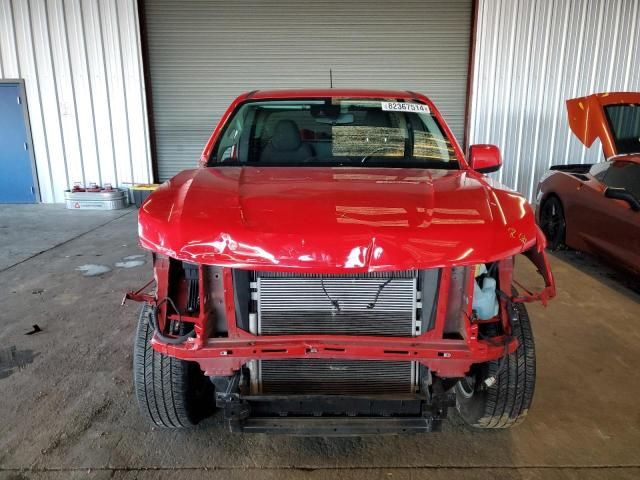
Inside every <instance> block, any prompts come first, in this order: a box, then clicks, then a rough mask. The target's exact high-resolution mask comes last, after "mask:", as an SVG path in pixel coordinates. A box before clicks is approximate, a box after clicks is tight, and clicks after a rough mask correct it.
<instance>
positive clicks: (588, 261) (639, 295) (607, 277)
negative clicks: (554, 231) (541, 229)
mask: <svg viewBox="0 0 640 480" xmlns="http://www.w3.org/2000/svg"><path fill="white" fill-rule="evenodd" d="M550 254H551V255H552V256H553V257H555V258H557V259H558V260H560V261H562V262H565V263H568V264H569V265H571V266H572V267H575V268H577V269H578V270H580V271H581V272H583V273H586V274H587V275H589V276H590V277H592V278H594V279H596V280H598V281H599V282H601V283H603V284H605V285H606V286H608V287H610V288H612V289H615V290H617V291H618V292H620V293H622V294H624V295H625V296H627V297H629V298H631V299H632V300H635V301H636V302H638V303H640V277H634V276H633V275H632V274H630V273H629V272H626V271H623V270H617V269H615V268H613V267H612V266H610V265H607V264H606V263H604V262H603V261H601V260H600V259H598V258H596V257H594V256H592V255H590V254H588V253H584V252H579V251H576V250H570V249H567V250H558V251H555V252H550Z"/></svg>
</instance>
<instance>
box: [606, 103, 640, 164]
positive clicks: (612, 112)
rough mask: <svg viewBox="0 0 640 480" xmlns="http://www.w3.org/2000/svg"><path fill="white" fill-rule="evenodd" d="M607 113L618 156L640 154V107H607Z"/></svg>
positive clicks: (631, 105) (620, 105)
mask: <svg viewBox="0 0 640 480" xmlns="http://www.w3.org/2000/svg"><path fill="white" fill-rule="evenodd" d="M605 112H606V114H607V120H608V122H609V127H610V128H611V132H612V133H613V140H614V142H615V144H616V150H617V152H618V154H626V153H640V105H636V104H633V103H626V104H619V105H607V106H606V107H605Z"/></svg>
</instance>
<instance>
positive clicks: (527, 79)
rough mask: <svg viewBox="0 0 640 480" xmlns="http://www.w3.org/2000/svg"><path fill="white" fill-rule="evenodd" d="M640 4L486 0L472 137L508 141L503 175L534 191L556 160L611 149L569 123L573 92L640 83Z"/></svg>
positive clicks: (583, 158)
mask: <svg viewBox="0 0 640 480" xmlns="http://www.w3.org/2000/svg"><path fill="white" fill-rule="evenodd" d="M639 4H640V1H638V0H614V1H611V0H588V1H587V0H573V1H570V0H544V1H536V2H531V1H529V0H478V18H477V27H476V50H475V52H476V54H475V58H474V79H473V92H472V96H473V97H472V110H471V122H470V131H469V138H470V143H494V144H496V145H498V146H499V147H500V148H501V149H502V153H503V158H504V167H503V168H502V170H501V171H500V172H499V173H496V174H495V176H496V177H497V178H499V179H500V180H501V181H502V182H504V183H505V184H506V185H508V186H510V187H512V188H514V189H516V190H518V191H520V192H522V193H523V194H524V195H526V196H527V197H528V198H529V199H530V200H531V199H532V198H533V196H535V189H536V185H537V183H538V180H539V178H540V177H541V176H542V175H543V174H544V173H545V172H546V171H547V169H548V168H549V166H551V165H556V164H567V163H590V162H597V161H600V160H601V159H602V150H601V148H600V145H599V144H597V145H594V146H593V147H592V148H591V149H586V148H584V147H583V146H582V144H581V143H580V142H579V141H578V140H577V139H576V138H575V137H574V136H573V134H572V133H571V131H570V130H569V125H568V123H567V114H566V109H565V105H564V101H565V100H567V99H569V98H575V97H578V96H582V95H588V94H591V93H596V92H607V91H640V75H638V64H640V25H639V23H640V22H639V19H640V11H639Z"/></svg>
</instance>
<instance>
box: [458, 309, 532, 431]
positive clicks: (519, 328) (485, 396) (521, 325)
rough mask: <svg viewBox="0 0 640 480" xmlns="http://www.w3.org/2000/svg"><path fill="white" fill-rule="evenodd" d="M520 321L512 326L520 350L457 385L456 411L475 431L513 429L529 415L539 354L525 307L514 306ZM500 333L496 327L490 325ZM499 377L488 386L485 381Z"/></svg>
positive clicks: (482, 366) (483, 366)
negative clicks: (536, 351) (536, 352)
mask: <svg viewBox="0 0 640 480" xmlns="http://www.w3.org/2000/svg"><path fill="white" fill-rule="evenodd" d="M514 308H515V309H516V311H517V320H514V321H513V322H512V325H511V329H512V335H513V336H515V337H516V338H517V339H518V342H519V345H518V348H517V349H516V351H514V352H513V353H511V354H509V355H507V356H506V357H505V358H504V360H503V361H502V365H501V360H500V359H498V360H492V361H490V362H486V363H483V364H480V365H475V366H474V368H473V369H472V372H471V375H470V376H468V377H466V378H465V379H462V380H460V381H459V382H458V383H457V384H456V386H455V392H456V408H457V409H458V412H459V413H460V416H461V417H462V418H463V420H464V421H465V422H466V423H467V424H468V425H470V426H472V427H475V428H481V429H486V428H509V427H512V426H514V425H517V424H519V423H521V422H522V421H523V420H524V418H525V417H526V416H527V412H528V411H529V407H530V406H531V402H532V400H533V392H534V389H535V383H536V354H535V345H534V342H533V331H532V330H531V322H530V320H529V315H528V314H527V310H526V308H525V306H524V305H523V304H521V303H517V304H514ZM487 327H490V330H491V329H492V330H493V333H494V334H496V333H497V331H496V325H495V324H487ZM487 333H490V332H489V331H488V332H487ZM491 377H495V383H493V384H492V385H491V386H487V384H486V383H485V380H486V379H488V378H491Z"/></svg>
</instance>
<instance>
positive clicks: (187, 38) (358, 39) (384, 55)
mask: <svg viewBox="0 0 640 480" xmlns="http://www.w3.org/2000/svg"><path fill="white" fill-rule="evenodd" d="M144 9H145V12H144V13H145V21H146V26H147V31H148V44H149V57H150V69H151V86H152V89H151V92H152V99H153V115H154V123H155V130H156V132H155V133H156V145H157V154H158V159H157V160H158V170H159V175H160V178H161V179H162V180H164V179H166V178H168V177H170V176H171V175H173V174H175V173H176V172H178V171H179V170H181V169H183V168H188V167H192V166H193V165H195V164H196V162H197V159H198V157H199V155H200V152H201V150H202V147H203V145H204V143H205V141H206V139H207V137H208V136H209V134H210V133H211V130H212V129H213V127H214V125H215V124H216V122H217V120H218V119H219V117H220V115H221V114H222V112H223V111H224V109H225V108H226V107H227V106H228V104H229V103H230V102H231V100H233V98H235V97H236V96H237V95H238V94H239V93H241V92H243V91H247V90H255V89H268V88H286V87H318V86H320V87H328V86H329V68H332V69H333V80H334V82H333V83H334V86H335V87H372V88H396V89H409V90H416V91H420V92H424V93H426V94H427V95H429V96H431V98H433V100H434V101H435V102H436V103H437V105H438V106H439V107H440V108H441V110H442V111H443V112H444V114H445V115H446V118H447V120H448V122H449V124H450V125H451V127H452V128H453V130H454V131H455V133H456V134H457V135H458V138H459V139H460V141H462V133H463V125H464V110H465V102H466V97H467V70H468V58H469V45H470V28H471V10H472V2H471V0H457V1H452V0H441V1H435V0H413V1H411V0H409V1H398V2H390V1H380V0H377V1H371V0H369V1H364V0H360V1H349V2H347V1H344V0H319V1H314V2H300V1H292V0H288V1H260V0H252V1H237V2H229V1H225V2H222V1H209V0H201V1H197V0H188V1H181V2H174V1H171V0H146V1H145V2H144Z"/></svg>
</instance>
